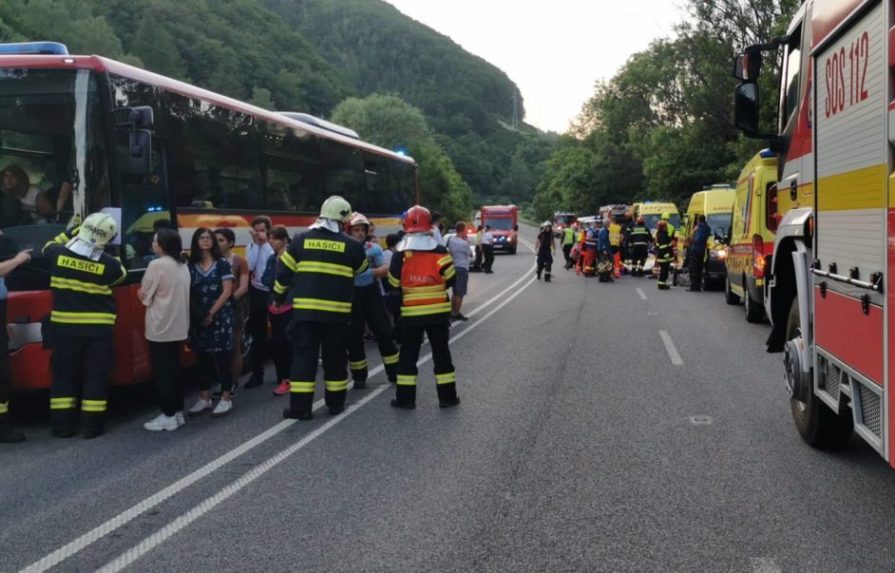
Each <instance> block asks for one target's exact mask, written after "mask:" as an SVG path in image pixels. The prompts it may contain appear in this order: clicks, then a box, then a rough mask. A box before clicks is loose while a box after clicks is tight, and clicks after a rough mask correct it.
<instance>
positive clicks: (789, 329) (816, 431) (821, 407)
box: [786, 298, 853, 449]
mask: <svg viewBox="0 0 895 573" xmlns="http://www.w3.org/2000/svg"><path fill="white" fill-rule="evenodd" d="M799 336H801V330H800V319H799V299H798V298H794V299H793V301H792V305H791V306H790V308H789V317H788V319H787V321H786V340H787V341H789V340H792V339H794V338H797V337H799ZM789 404H790V409H791V410H792V418H793V421H794V422H795V424H796V430H798V432H799V435H800V436H802V439H803V440H805V442H806V443H807V444H808V445H810V446H811V447H813V448H820V449H840V448H844V447H845V446H847V445H848V443H849V441H850V440H851V435H852V428H853V425H852V416H851V411H850V410H849V411H847V412H846V413H845V414H842V415H840V414H837V413H836V412H834V411H833V410H831V409H830V408H829V407H828V406H827V405H826V404H825V403H823V402H821V400H820V399H819V398H818V397H817V396H815V395H814V390H813V389H811V390H810V391H809V392H808V399H807V401H805V402H802V401H799V400H796V399H790V401H789Z"/></svg>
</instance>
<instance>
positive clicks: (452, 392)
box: [438, 382, 460, 408]
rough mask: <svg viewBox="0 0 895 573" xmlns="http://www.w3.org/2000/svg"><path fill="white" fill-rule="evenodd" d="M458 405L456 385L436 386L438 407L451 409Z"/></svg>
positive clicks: (452, 383)
mask: <svg viewBox="0 0 895 573" xmlns="http://www.w3.org/2000/svg"><path fill="white" fill-rule="evenodd" d="M459 403H460V397H459V396H457V383H456V382H451V383H450V384H439V385H438V407H439V408H451V407H453V406H456V405H457V404H459Z"/></svg>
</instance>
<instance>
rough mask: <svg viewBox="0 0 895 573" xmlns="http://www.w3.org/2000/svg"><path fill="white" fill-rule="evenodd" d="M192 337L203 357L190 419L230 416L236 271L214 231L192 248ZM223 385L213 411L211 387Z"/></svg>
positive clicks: (204, 232)
mask: <svg viewBox="0 0 895 573" xmlns="http://www.w3.org/2000/svg"><path fill="white" fill-rule="evenodd" d="M189 267H190V285H191V289H192V293H191V296H190V300H191V309H190V314H191V322H192V328H191V331H192V333H191V336H190V346H191V348H192V349H193V350H194V351H195V352H196V354H197V355H198V356H199V368H200V377H199V378H200V385H199V389H200V392H199V399H198V400H196V403H195V404H193V406H192V408H190V411H189V414H190V416H200V415H202V414H205V413H207V412H211V415H212V417H215V418H216V417H220V416H226V415H227V414H229V413H230V411H231V410H232V409H233V398H232V394H231V388H232V384H233V377H232V376H231V375H230V354H231V350H232V349H233V306H232V304H231V303H230V296H231V295H232V293H233V278H234V277H233V271H232V269H231V267H230V263H228V262H227V260H226V259H224V258H223V257H222V256H221V250H220V247H219V246H218V243H217V241H215V238H214V233H213V231H212V230H211V229H207V228H205V227H199V228H198V229H196V232H195V233H193V240H192V244H191V245H190V265H189ZM213 378H217V380H219V381H220V384H221V399H220V401H219V402H218V403H217V406H215V407H214V410H213V411H212V401H211V384H212V379H213Z"/></svg>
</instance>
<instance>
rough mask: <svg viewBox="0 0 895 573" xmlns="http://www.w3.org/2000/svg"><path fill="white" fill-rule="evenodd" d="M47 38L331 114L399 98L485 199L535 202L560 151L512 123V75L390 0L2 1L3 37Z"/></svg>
mask: <svg viewBox="0 0 895 573" xmlns="http://www.w3.org/2000/svg"><path fill="white" fill-rule="evenodd" d="M38 39H39V40H55V41H60V42H63V43H65V44H67V45H68V46H69V48H70V49H71V51H72V52H73V53H95V54H101V55H104V56H107V57H111V58H115V59H119V60H123V61H126V62H129V63H133V64H136V65H140V66H143V67H146V68H147V69H150V70H152V71H156V72H159V73H162V74H165V75H169V76H173V77H176V78H178V79H183V80H186V81H189V82H191V83H194V84H197V85H199V86H202V87H205V88H208V89H211V90H214V91H217V92H220V93H223V94H226V95H229V96H232V97H236V98H238V99H242V100H246V101H251V102H252V103H255V104H256V105H260V106H262V107H267V108H269V109H277V110H290V111H305V112H309V113H312V114H314V115H318V116H321V117H325V118H328V117H330V115H331V113H332V112H333V110H334V109H335V108H336V106H337V105H338V104H339V103H340V102H342V101H343V100H345V99H346V98H348V97H364V96H367V95H370V94H372V93H377V92H378V93H387V94H393V95H397V96H398V97H400V98H402V99H404V100H405V101H407V102H409V103H410V104H412V105H414V106H416V107H418V108H420V109H421V110H422V111H423V113H424V115H425V118H426V120H427V121H428V124H429V126H431V128H432V129H433V131H434V133H433V136H434V139H435V141H437V142H438V144H439V145H441V146H442V147H443V148H444V149H445V151H446V152H447V154H448V156H449V157H450V158H451V160H453V162H454V164H455V165H456V167H457V170H458V171H459V173H460V175H461V176H462V177H463V179H464V180H465V181H466V183H468V184H469V185H470V187H471V189H472V191H473V193H474V194H475V195H476V196H477V197H478V198H479V199H480V200H485V199H494V200H496V199H501V200H512V201H516V202H525V201H529V200H530V199H531V197H532V196H533V194H534V189H535V187H536V185H537V182H538V181H539V180H540V176H541V173H542V172H543V168H544V160H545V159H546V157H547V156H548V155H549V153H550V152H551V151H552V149H553V143H552V142H551V140H550V139H545V138H544V136H542V135H541V134H539V133H538V132H537V131H536V130H534V129H533V128H530V127H527V126H524V125H521V126H520V128H519V129H518V130H511V129H508V128H507V127H506V126H507V125H508V124H510V122H511V121H512V110H513V99H514V97H515V99H516V102H517V105H518V111H519V116H520V117H521V116H522V114H523V112H522V99H521V96H520V95H519V90H518V88H517V87H516V85H515V84H514V83H513V82H512V81H511V80H510V79H509V78H508V77H507V76H506V74H504V73H503V72H501V71H500V70H499V69H497V68H495V67H494V66H492V65H490V64H488V63H487V62H485V61H484V60H482V59H481V58H478V57H476V56H474V55H472V54H469V53H468V52H466V51H464V50H463V49H462V48H461V47H460V46H458V45H457V44H455V43H454V42H452V41H451V40H450V39H448V38H446V37H445V36H442V35H440V34H438V33H437V32H435V31H433V30H431V29H429V28H427V27H425V26H423V25H421V24H419V23H417V22H415V21H413V20H412V19H410V18H408V17H406V16H404V15H403V14H401V13H400V12H399V11H398V10H396V9H395V8H394V7H392V6H391V5H390V4H387V3H385V2H382V1H381V0H140V1H138V2H134V1H133V0H3V1H0V41H3V42H8V41H26V40H38ZM361 136H362V137H363V136H364V134H363V133H362V134H361ZM374 143H375V142H374Z"/></svg>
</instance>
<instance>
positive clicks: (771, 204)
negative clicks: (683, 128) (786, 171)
mask: <svg viewBox="0 0 895 573" xmlns="http://www.w3.org/2000/svg"><path fill="white" fill-rule="evenodd" d="M764 196H765V227H767V228H768V230H769V231H772V232H774V233H776V232H777V224H778V223H779V222H780V216H779V215H778V209H777V184H776V183H768V186H767V187H766V188H765V192H764Z"/></svg>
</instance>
